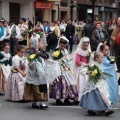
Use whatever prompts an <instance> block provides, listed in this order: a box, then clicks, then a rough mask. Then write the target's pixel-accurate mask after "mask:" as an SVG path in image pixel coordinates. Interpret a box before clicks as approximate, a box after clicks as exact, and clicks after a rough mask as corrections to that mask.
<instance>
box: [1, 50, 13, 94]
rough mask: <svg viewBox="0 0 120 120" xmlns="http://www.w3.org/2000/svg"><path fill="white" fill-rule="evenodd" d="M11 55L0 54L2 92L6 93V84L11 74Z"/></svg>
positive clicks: (2, 52)
mask: <svg viewBox="0 0 120 120" xmlns="http://www.w3.org/2000/svg"><path fill="white" fill-rule="evenodd" d="M11 65H12V60H11V55H10V54H9V53H5V52H4V51H1V52H0V92H3V91H5V83H6V82H7V79H8V76H9V74H10V72H11Z"/></svg>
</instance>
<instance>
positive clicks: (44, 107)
mask: <svg viewBox="0 0 120 120" xmlns="http://www.w3.org/2000/svg"><path fill="white" fill-rule="evenodd" d="M39 108H40V109H46V108H48V106H47V105H46V106H43V105H40V106H39Z"/></svg>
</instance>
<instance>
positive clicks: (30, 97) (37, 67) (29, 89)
mask: <svg viewBox="0 0 120 120" xmlns="http://www.w3.org/2000/svg"><path fill="white" fill-rule="evenodd" d="M48 58H49V56H48V55H47V54H46V53H45V52H44V51H40V58H36V59H35V60H34V61H32V62H29V64H28V72H27V76H26V83H25V90H24V100H25V101H47V100H48V93H47V80H46V73H45V64H46V60H47V59H48Z"/></svg>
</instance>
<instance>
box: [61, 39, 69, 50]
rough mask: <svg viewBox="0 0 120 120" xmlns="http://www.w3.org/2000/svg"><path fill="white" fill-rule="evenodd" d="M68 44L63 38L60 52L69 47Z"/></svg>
mask: <svg viewBox="0 0 120 120" xmlns="http://www.w3.org/2000/svg"><path fill="white" fill-rule="evenodd" d="M67 44H68V42H67V41H66V40H64V39H63V38H61V39H60V41H59V48H60V50H64V49H66V47H67Z"/></svg>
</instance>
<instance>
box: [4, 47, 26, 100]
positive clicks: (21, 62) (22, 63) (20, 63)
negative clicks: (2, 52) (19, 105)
mask: <svg viewBox="0 0 120 120" xmlns="http://www.w3.org/2000/svg"><path fill="white" fill-rule="evenodd" d="M25 51H26V49H25V47H24V46H21V45H20V46H18V47H17V55H15V56H14V57H13V58H12V69H11V71H12V72H11V74H10V75H9V78H8V81H7V87H6V90H5V96H6V99H7V100H12V101H21V100H23V92H24V82H25V77H26V71H27V66H28V61H27V58H26V57H24V55H25Z"/></svg>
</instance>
